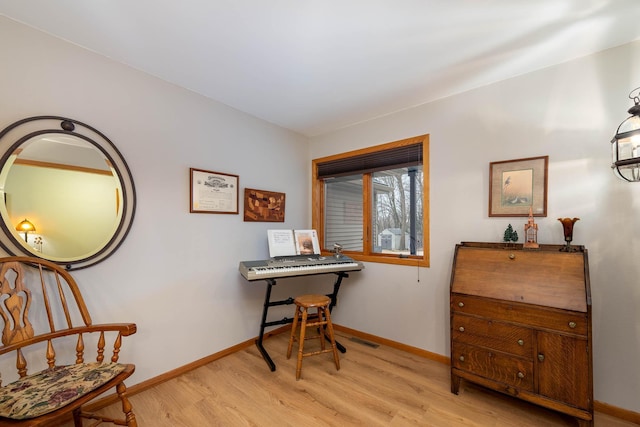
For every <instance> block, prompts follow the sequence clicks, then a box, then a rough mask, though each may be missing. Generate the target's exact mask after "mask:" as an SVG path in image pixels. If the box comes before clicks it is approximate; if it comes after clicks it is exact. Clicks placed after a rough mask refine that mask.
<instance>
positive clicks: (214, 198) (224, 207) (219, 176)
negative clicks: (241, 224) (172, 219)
mask: <svg viewBox="0 0 640 427" xmlns="http://www.w3.org/2000/svg"><path fill="white" fill-rule="evenodd" d="M189 175H190V179H189V185H190V192H189V193H190V200H191V202H190V204H189V212H191V213H214V214H238V213H239V210H238V198H239V195H240V190H239V188H238V184H239V181H240V177H239V176H238V175H232V174H228V173H222V172H214V171H209V170H204V169H196V168H189Z"/></svg>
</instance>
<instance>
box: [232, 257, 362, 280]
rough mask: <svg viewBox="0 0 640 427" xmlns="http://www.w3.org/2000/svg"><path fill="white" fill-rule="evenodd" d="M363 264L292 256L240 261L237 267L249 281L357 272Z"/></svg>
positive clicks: (348, 260) (341, 259)
mask: <svg viewBox="0 0 640 427" xmlns="http://www.w3.org/2000/svg"><path fill="white" fill-rule="evenodd" d="M363 268H364V264H362V263H361V262H360V261H356V260H354V259H352V258H349V257H348V256H345V255H339V256H335V255H331V256H326V257H323V256H318V255H312V256H307V255H294V256H288V257H277V258H271V259H268V260H260V261H242V262H240V265H239V267H238V270H239V271H240V274H242V276H243V277H244V278H245V279H247V280H249V281H252V280H264V279H279V278H284V277H293V276H306V275H311V274H324V273H338V272H346V271H359V270H362V269H363Z"/></svg>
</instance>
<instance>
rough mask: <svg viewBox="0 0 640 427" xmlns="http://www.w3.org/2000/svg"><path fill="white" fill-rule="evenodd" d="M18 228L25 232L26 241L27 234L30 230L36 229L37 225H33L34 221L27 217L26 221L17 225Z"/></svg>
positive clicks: (25, 239) (25, 238)
mask: <svg viewBox="0 0 640 427" xmlns="http://www.w3.org/2000/svg"><path fill="white" fill-rule="evenodd" d="M16 230H17V231H20V232H23V233H24V241H25V242H26V241H27V234H28V233H29V232H30V231H36V226H35V225H33V223H31V222H30V221H29V220H28V219H27V218H25V219H24V221H22V222H20V224H18V225H17V226H16Z"/></svg>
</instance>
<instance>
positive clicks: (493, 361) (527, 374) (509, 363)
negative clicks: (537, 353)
mask: <svg viewBox="0 0 640 427" xmlns="http://www.w3.org/2000/svg"><path fill="white" fill-rule="evenodd" d="M451 365H452V366H453V367H454V368H457V369H460V370H463V371H467V372H470V373H473V374H476V375H479V376H482V377H485V378H488V379H490V380H493V381H498V382H500V383H503V384H507V385H510V386H513V387H517V388H519V389H523V390H528V391H533V362H532V361H531V360H526V359H523V358H519V357H513V356H512V355H508V354H504V353H501V352H498V351H491V350H487V349H485V348H481V347H477V346H473V345H467V344H463V343H456V342H454V343H453V348H452V357H451Z"/></svg>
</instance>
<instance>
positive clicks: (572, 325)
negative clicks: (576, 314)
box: [569, 322, 578, 329]
mask: <svg viewBox="0 0 640 427" xmlns="http://www.w3.org/2000/svg"><path fill="white" fill-rule="evenodd" d="M576 326H578V325H577V323H576V322H569V327H570V328H571V329H575V328H576Z"/></svg>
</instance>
